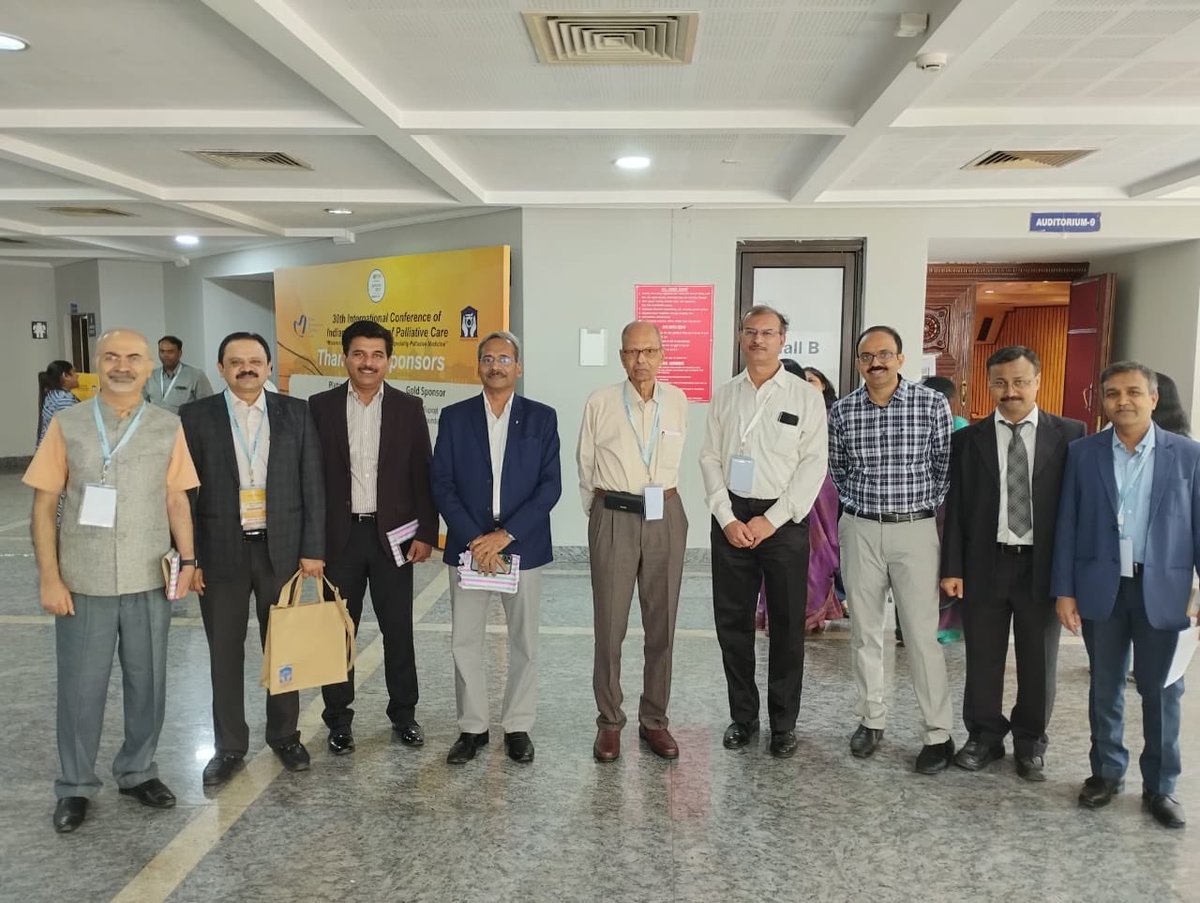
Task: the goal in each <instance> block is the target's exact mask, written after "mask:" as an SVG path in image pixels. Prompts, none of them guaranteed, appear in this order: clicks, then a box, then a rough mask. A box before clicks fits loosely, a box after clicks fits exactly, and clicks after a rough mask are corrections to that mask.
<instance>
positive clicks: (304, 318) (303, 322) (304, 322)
mask: <svg viewBox="0 0 1200 903" xmlns="http://www.w3.org/2000/svg"><path fill="white" fill-rule="evenodd" d="M292 332H294V333H296V335H297V336H299V337H300V338H304V337H305V336H306V335H307V334H308V314H301V315H300V318H299V319H297V320H293V321H292Z"/></svg>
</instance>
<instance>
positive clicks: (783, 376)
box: [654, 363, 792, 400]
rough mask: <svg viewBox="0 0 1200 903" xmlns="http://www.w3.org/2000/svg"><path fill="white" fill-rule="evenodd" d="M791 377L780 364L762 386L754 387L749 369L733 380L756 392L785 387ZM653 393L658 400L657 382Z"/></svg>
mask: <svg viewBox="0 0 1200 903" xmlns="http://www.w3.org/2000/svg"><path fill="white" fill-rule="evenodd" d="M791 375H792V374H790V373H788V371H787V367H785V366H783V364H782V363H781V364H780V365H779V369H778V370H776V371H775V372H774V373H773V374H772V375H771V376H770V377H768V378H767V379H765V380H763V384H762V385H761V386H756V385H754V380H752V379H751V378H750V369H749V368H747V369H745V370H743V371H742V372H741V373H739V374H738V375H737V376H736V377H734V379H735V380H738V381H741V382H744V383H746V385H748V386H749V387H750V388H751V389H753V390H754V391H755V392H757V391H758V390H759V389H761V388H763V387H765V386H766V385H767V383H778V384H779V385H780V386H786V385H787V378H788V377H789V376H791ZM654 392H655V396H654V397H655V400H657V399H658V380H655V381H654Z"/></svg>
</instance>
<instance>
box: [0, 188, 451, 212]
mask: <svg viewBox="0 0 1200 903" xmlns="http://www.w3.org/2000/svg"><path fill="white" fill-rule="evenodd" d="M162 196H163V199H164V200H169V201H180V202H218V203H236V204H255V203H260V204H320V205H321V206H324V207H329V206H333V205H336V204H420V205H421V206H422V207H430V206H437V205H438V204H447V205H450V206H453V205H454V200H453V199H452V198H449V197H447V196H446V195H445V194H444V193H443V192H441V191H437V190H436V189H432V188H336V187H330V188H262V187H257V186H247V187H245V188H242V187H219V188H164V189H163V190H162ZM0 197H2V195H0Z"/></svg>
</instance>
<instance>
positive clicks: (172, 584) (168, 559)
mask: <svg viewBox="0 0 1200 903" xmlns="http://www.w3.org/2000/svg"><path fill="white" fill-rule="evenodd" d="M162 575H163V587H164V589H166V592H167V598H168V599H171V600H172V601H174V600H175V599H178V598H180V597H181V596H186V595H187V593H188V590H189V589H190V587H186V586H185V587H184V588H183V592H182V593H180V592H179V553H178V552H176V551H175V550H174V549H171V551H169V552H167V554H166V555H164V556H163V557H162Z"/></svg>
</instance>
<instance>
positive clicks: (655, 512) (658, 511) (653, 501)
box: [642, 483, 663, 520]
mask: <svg viewBox="0 0 1200 903" xmlns="http://www.w3.org/2000/svg"><path fill="white" fill-rule="evenodd" d="M642 504H643V510H644V512H645V513H644V515H643V516H644V517H645V518H646V520H662V519H663V488H662V487H661V486H659V485H658V484H657V483H651V484H650V485H649V486H647V487H646V488H644V489H643V490H642Z"/></svg>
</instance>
